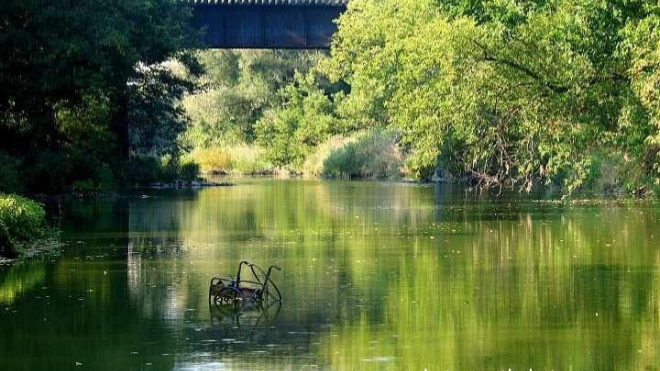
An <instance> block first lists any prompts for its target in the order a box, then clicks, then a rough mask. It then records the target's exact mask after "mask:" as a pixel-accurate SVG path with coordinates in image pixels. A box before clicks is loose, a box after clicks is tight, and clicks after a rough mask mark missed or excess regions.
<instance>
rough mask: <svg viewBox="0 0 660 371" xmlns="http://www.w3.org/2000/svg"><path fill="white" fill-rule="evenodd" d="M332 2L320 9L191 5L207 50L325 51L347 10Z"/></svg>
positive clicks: (252, 3) (260, 4)
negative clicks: (342, 15) (339, 20)
mask: <svg viewBox="0 0 660 371" xmlns="http://www.w3.org/2000/svg"><path fill="white" fill-rule="evenodd" d="M312 1H313V0H312ZM331 1H335V0H328V1H323V0H320V1H318V3H319V4H320V5H318V4H317V5H310V4H307V5H301V4H300V3H304V1H297V2H296V3H297V4H296V5H290V4H289V3H288V2H284V3H283V2H281V1H280V2H278V3H277V4H276V5H268V4H270V3H268V4H266V1H263V2H259V1H248V3H249V4H248V5H238V2H236V1H234V2H232V1H228V3H221V4H220V3H212V2H201V3H194V8H193V12H194V24H195V26H196V27H197V28H199V29H202V30H203V31H204V36H203V42H204V45H205V46H206V47H208V48H214V49H234V48H237V49H327V48H329V47H330V40H331V38H332V35H333V33H334V32H335V31H336V30H337V25H336V23H335V20H336V19H337V18H338V17H339V16H340V15H341V13H342V12H343V11H344V10H346V6H345V2H344V1H341V0H340V1H338V2H335V3H334V4H335V5H327V4H329V3H330V2H331ZM290 3H293V1H292V2H290ZM264 4H265V5H264ZM338 4H339V5H338Z"/></svg>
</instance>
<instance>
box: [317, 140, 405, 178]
mask: <svg viewBox="0 0 660 371" xmlns="http://www.w3.org/2000/svg"><path fill="white" fill-rule="evenodd" d="M396 140H397V135H396V133H394V132H392V131H380V130H371V131H367V132H362V133H359V134H357V135H355V136H353V137H351V138H348V139H338V138H334V139H331V140H330V141H328V142H326V143H325V144H323V145H321V146H319V149H318V150H317V152H316V153H315V154H314V155H312V156H311V157H310V158H309V159H308V161H307V162H306V167H305V168H306V169H307V171H310V172H311V173H312V175H322V176H326V177H335V178H374V179H384V178H397V177H398V176H399V175H400V173H401V168H402V166H403V156H402V154H401V151H400V150H399V147H398V145H397V142H396ZM319 164H322V165H321V166H319ZM319 169H320V170H319Z"/></svg>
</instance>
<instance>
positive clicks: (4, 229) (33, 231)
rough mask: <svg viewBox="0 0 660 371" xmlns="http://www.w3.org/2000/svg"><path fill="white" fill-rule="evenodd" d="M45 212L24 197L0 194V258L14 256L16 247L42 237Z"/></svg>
mask: <svg viewBox="0 0 660 371" xmlns="http://www.w3.org/2000/svg"><path fill="white" fill-rule="evenodd" d="M44 218H45V211H44V208H43V207H42V206H41V205H39V204H37V203H36V202H34V201H32V200H29V199H27V198H24V197H20V196H14V195H3V194H1V193H0V256H14V255H15V254H16V253H17V251H16V250H17V246H19V245H20V244H22V243H25V242H29V241H32V240H34V239H36V238H38V237H42V236H43V235H44V231H45V224H44Z"/></svg>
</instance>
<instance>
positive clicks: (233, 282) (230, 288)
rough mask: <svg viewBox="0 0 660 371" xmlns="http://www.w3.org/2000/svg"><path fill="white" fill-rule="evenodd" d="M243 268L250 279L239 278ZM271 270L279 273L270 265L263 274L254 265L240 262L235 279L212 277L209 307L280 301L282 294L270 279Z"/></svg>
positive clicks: (231, 277)
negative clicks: (244, 267) (245, 268)
mask: <svg viewBox="0 0 660 371" xmlns="http://www.w3.org/2000/svg"><path fill="white" fill-rule="evenodd" d="M243 266H246V267H248V268H249V274H250V276H251V277H249V279H247V280H245V279H243V278H242V277H241V274H242V271H243ZM273 269H275V270H278V271H281V269H280V267H278V266H276V265H271V266H270V267H268V269H267V270H266V271H265V272H264V270H263V269H261V268H259V266H257V265H256V264H252V263H250V262H248V261H242V262H241V263H240V264H239V265H238V272H236V276H235V277H233V276H227V277H213V278H212V279H211V283H210V286H209V305H211V304H214V305H216V306H223V305H229V304H237V303H241V302H249V303H261V302H263V301H271V300H274V301H281V300H282V294H281V293H280V290H279V288H278V287H277V285H276V284H275V282H273V280H272V279H271V277H270V276H271V273H272V271H273Z"/></svg>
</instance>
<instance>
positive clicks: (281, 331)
mask: <svg viewBox="0 0 660 371" xmlns="http://www.w3.org/2000/svg"><path fill="white" fill-rule="evenodd" d="M144 193H145V195H144V196H143V195H142V194H135V195H130V196H123V197H119V198H116V199H112V200H96V201H69V202H64V203H62V204H59V205H58V204H56V205H49V208H50V209H51V210H50V212H51V214H52V215H59V218H58V220H59V225H60V227H61V229H62V231H63V232H62V238H63V240H64V241H65V242H66V244H67V245H66V248H65V251H64V253H63V254H62V256H60V257H57V258H45V259H37V260H31V261H27V262H24V263H20V264H16V265H13V266H4V267H0V370H8V371H9V370H12V371H13V370H17V371H18V370H31V371H42V370H43V371H58V370H95V371H103V370H118V371H128V370H347V371H350V370H360V371H377V370H378V371H380V370H389V371H424V370H425V369H426V370H428V371H436V370H437V371H444V370H452V371H482V370H509V369H511V370H512V371H515V370H526V371H527V370H529V369H532V370H548V371H549V370H555V371H569V370H575V371H607V370H659V369H660V350H659V349H660V246H659V245H658V243H657V241H658V240H659V239H660V204H658V203H656V202H654V201H648V200H647V201H617V200H607V199H598V198H596V199H590V200H581V199H580V200H576V199H571V200H564V201H559V200H553V199H541V198H537V197H530V196H524V195H519V194H515V195H511V196H501V197H490V196H475V195H470V194H466V193H465V192H463V191H461V190H459V189H455V188H449V187H445V186H434V185H418V184H402V183H376V182H317V181H302V180H257V179H245V180H238V181H237V182H236V186H234V187H223V188H208V189H202V190H197V191H191V190H187V191H148V192H144ZM244 259H247V260H250V261H253V262H255V263H257V264H259V265H262V266H267V265H269V264H277V265H279V266H281V267H282V269H283V271H282V272H276V273H274V279H275V281H276V282H277V284H278V285H279V287H280V288H281V290H282V291H283V295H284V299H283V301H282V303H281V305H278V304H277V303H273V304H272V305H270V306H268V307H267V308H265V309H263V310H254V309H253V308H245V309H244V310H242V311H237V312H236V311H228V310H223V311H221V310H217V309H214V310H210V308H209V305H208V298H207V292H208V282H209V280H210V279H211V277H213V276H214V275H216V274H233V273H234V272H235V270H236V266H237V264H238V262H239V261H241V260H244Z"/></svg>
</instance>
